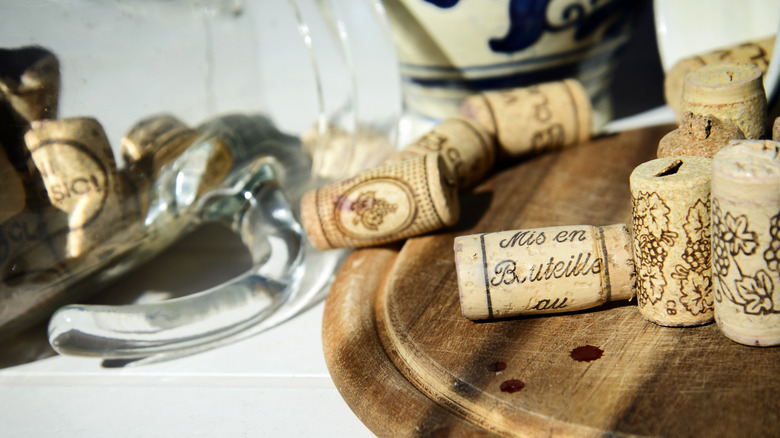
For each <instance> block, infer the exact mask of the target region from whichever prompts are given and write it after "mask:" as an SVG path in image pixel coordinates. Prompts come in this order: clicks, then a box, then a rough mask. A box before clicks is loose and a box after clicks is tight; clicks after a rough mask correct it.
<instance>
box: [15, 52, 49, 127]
mask: <svg viewBox="0 0 780 438" xmlns="http://www.w3.org/2000/svg"><path fill="white" fill-rule="evenodd" d="M59 68H60V63H59V61H58V60H57V57H56V56H54V54H52V53H50V52H49V51H47V50H45V49H42V48H40V47H22V48H18V49H0V100H3V99H5V100H7V101H8V103H9V104H10V106H11V108H13V110H14V111H15V112H16V114H17V115H18V116H19V117H21V118H22V119H23V120H25V121H27V122H30V121H33V120H43V119H54V118H56V117H57V106H58V102H59V94H60V69H59Z"/></svg>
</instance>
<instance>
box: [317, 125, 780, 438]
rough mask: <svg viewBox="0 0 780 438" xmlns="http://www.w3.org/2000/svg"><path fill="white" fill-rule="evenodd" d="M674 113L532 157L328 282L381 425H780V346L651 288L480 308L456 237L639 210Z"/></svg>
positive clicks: (361, 386) (497, 429)
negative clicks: (643, 307) (560, 310)
mask: <svg viewBox="0 0 780 438" xmlns="http://www.w3.org/2000/svg"><path fill="white" fill-rule="evenodd" d="M673 128H674V127H673V126H660V127H653V128H648V129H643V130H637V131H630V132H625V133H621V134H619V135H615V136H611V137H607V138H601V139H598V140H594V141H591V142H589V143H585V144H582V145H579V146H577V147H575V148H571V149H566V150H564V151H561V152H557V153H547V154H545V155H541V156H538V157H535V158H532V159H528V160H526V161H523V162H522V163H519V164H518V165H516V166H514V167H512V168H509V169H506V170H503V171H500V172H498V173H497V174H495V175H494V176H493V177H492V178H491V179H489V180H488V181H486V182H485V183H483V184H482V185H480V186H478V187H477V188H476V189H475V190H474V192H473V193H472V194H467V195H462V198H461V201H462V210H461V211H462V218H461V220H460V222H459V223H458V225H456V226H455V227H453V228H450V229H447V230H445V231H444V232H441V233H438V234H435V235H430V236H425V237H419V238H414V239H410V240H408V241H407V242H406V243H405V244H404V245H403V246H402V247H400V246H399V247H386V248H371V249H362V250H358V251H356V252H354V253H353V254H352V255H351V256H350V257H349V258H348V260H347V261H346V262H345V264H344V267H343V268H342V269H341V271H340V272H339V274H338V277H337V278H336V281H335V283H334V285H333V287H332V289H331V292H330V295H329V296H328V299H327V302H326V306H325V315H324V319H323V345H324V350H325V359H326V362H327V364H328V369H329V370H330V373H331V376H332V378H333V380H334V382H335V384H336V386H337V387H338V389H339V391H340V393H341V395H342V397H343V398H344V399H345V401H346V402H347V404H348V405H349V406H350V407H351V408H352V410H353V411H354V412H355V414H356V415H357V416H358V417H359V418H360V419H361V421H363V422H364V423H365V424H366V426H367V427H368V428H369V429H371V430H372V431H373V432H374V433H376V434H377V435H380V436H475V435H476V436H479V435H489V434H497V435H508V436H511V435H517V436H549V435H553V436H601V435H604V434H616V435H634V434H636V435H654V436H657V435H662V436H775V434H776V433H777V430H780V398H779V397H778V396H777V394H778V390H780V373H778V371H780V349H778V348H753V347H747V346H743V345H740V344H737V343H735V342H733V341H731V340H729V339H728V338H726V337H725V336H723V335H722V334H721V333H720V332H719V330H718V327H717V326H716V325H715V324H708V325H705V326H701V327H694V328H667V327H661V326H658V325H655V324H653V323H651V322H649V321H647V320H645V319H644V318H642V316H641V315H640V314H639V312H638V310H637V307H636V302H635V301H631V302H622V303H621V302H617V303H611V304H607V305H605V306H602V307H597V308H594V309H590V310H586V311H581V312H578V313H572V314H560V315H551V316H540V317H516V318H511V319H505V320H500V321H494V322H472V321H470V320H468V319H466V318H464V317H463V316H462V315H461V310H460V304H459V302H458V288H457V283H456V276H455V261H454V257H453V249H452V244H453V239H454V237H455V236H458V235H463V234H473V233H483V232H492V231H499V230H510V229H521V228H530V227H541V226H556V225H571V224H591V225H607V224H613V223H630V220H631V204H630V194H629V185H628V177H629V174H630V173H631V171H632V170H633V169H634V168H635V167H636V166H637V165H639V164H640V163H642V162H645V161H648V160H650V159H653V158H655V151H656V149H657V147H658V141H659V140H660V138H661V137H662V136H663V135H664V134H666V133H667V132H669V131H671V130H672V129H673Z"/></svg>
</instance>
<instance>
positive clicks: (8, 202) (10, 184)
mask: <svg viewBox="0 0 780 438" xmlns="http://www.w3.org/2000/svg"><path fill="white" fill-rule="evenodd" d="M24 202H25V194H24V186H23V185H22V179H21V178H20V177H19V174H18V173H17V172H16V169H14V166H13V165H12V164H11V162H10V161H8V156H7V155H6V154H5V150H4V149H3V145H0V224H2V223H3V222H5V221H6V220H7V219H9V218H11V217H12V216H14V215H15V214H16V213H19V212H20V211H22V209H23V208H24Z"/></svg>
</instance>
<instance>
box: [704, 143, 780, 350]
mask: <svg viewBox="0 0 780 438" xmlns="http://www.w3.org/2000/svg"><path fill="white" fill-rule="evenodd" d="M712 246H713V247H712V270H713V272H712V276H713V282H714V297H715V318H716V321H717V323H718V326H719V327H720V329H721V331H722V332H723V333H724V334H725V335H726V336H728V337H729V338H731V339H733V340H734V341H737V342H739V343H742V344H746V345H756V346H770V345H779V344H780V143H778V142H775V141H768V140H756V141H746V140H742V141H739V142H734V143H733V144H732V145H730V146H729V147H727V148H725V149H723V150H721V151H720V152H719V153H718V154H717V155H715V158H714V159H713V170H712Z"/></svg>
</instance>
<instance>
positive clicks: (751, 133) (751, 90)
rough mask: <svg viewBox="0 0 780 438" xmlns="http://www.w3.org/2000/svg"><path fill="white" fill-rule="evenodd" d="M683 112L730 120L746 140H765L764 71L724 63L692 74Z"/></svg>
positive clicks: (742, 65)
mask: <svg viewBox="0 0 780 438" xmlns="http://www.w3.org/2000/svg"><path fill="white" fill-rule="evenodd" d="M681 110H682V111H683V112H687V111H690V112H692V113H694V114H702V115H707V114H711V115H713V116H715V117H717V118H719V119H721V120H724V121H725V120H729V121H731V122H733V123H735V124H736V125H737V126H738V127H739V129H740V130H741V131H742V133H743V134H744V135H745V138H747V139H760V138H764V133H765V132H766V128H767V101H766V93H765V92H764V84H763V82H762V73H761V69H759V68H758V67H756V66H755V65H753V64H737V63H722V64H711V65H705V66H704V67H701V68H699V69H698V70H695V71H693V72H691V73H689V74H688V76H686V77H685V84H684V85H683V94H682V106H681Z"/></svg>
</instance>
